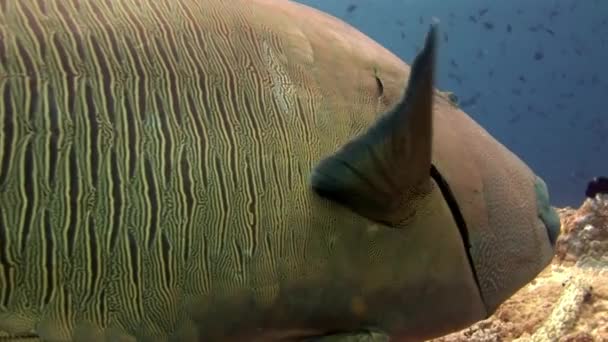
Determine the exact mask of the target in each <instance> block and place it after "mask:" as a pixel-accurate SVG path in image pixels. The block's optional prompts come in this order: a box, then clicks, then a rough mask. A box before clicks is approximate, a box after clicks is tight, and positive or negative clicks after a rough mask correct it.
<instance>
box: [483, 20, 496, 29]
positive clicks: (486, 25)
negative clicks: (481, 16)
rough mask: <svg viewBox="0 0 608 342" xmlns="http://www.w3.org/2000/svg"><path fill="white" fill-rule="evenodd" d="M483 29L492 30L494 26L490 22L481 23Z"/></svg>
mask: <svg viewBox="0 0 608 342" xmlns="http://www.w3.org/2000/svg"><path fill="white" fill-rule="evenodd" d="M483 27H484V28H485V29H486V30H493V29H494V24H493V23H491V22H489V21H486V22H484V23H483Z"/></svg>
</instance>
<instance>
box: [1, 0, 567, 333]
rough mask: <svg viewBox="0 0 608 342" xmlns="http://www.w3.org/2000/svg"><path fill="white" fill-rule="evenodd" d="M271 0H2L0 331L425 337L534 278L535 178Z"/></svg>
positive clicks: (307, 11)
mask: <svg viewBox="0 0 608 342" xmlns="http://www.w3.org/2000/svg"><path fill="white" fill-rule="evenodd" d="M434 30H435V29H432V30H431V31H430V33H429V36H428V37H427V41H426V45H425V48H424V49H423V51H422V52H421V53H420V55H419V56H418V57H417V60H416V61H415V62H414V64H413V66H412V68H411V69H410V67H409V66H408V65H407V64H405V63H404V62H403V61H401V60H400V59H399V58H397V57H396V56H395V55H393V54H392V53H390V52H389V51H387V50H386V49H385V48H383V47H381V46H380V45H379V44H377V43H376V42H374V41H373V40H371V39H370V38H368V37H366V36H365V35H363V34H362V33H360V32H359V31H357V30H355V29H354V28H352V27H351V26H349V25H347V24H345V23H343V22H342V21H340V20H338V19H336V18H334V17H331V16H329V15H327V14H324V13H322V12H319V11H317V10H314V9H311V8H309V7H306V6H303V5H299V4H296V3H292V2H289V1H270V0H247V1H245V0H234V1H224V0H222V1H219V0H205V1H195V0H171V1H168V0H161V1H150V0H114V1H93V0H74V1H64V0H48V1H29V0H27V1H26V0H15V1H5V2H1V3H0V34H1V36H0V37H1V40H0V42H1V44H0V94H2V96H1V97H0V331H3V332H4V334H5V335H6V336H8V338H9V339H15V340H17V339H19V338H32V339H33V338H36V339H39V340H42V341H68V340H74V341H134V340H137V341H167V340H170V341H229V340H238V341H242V340H251V341H253V340H260V341H271V340H299V339H305V338H313V339H314V338H316V339H318V340H321V341H322V340H331V339H332V338H333V339H334V340H337V341H348V340H352V339H354V338H358V337H361V336H368V340H370V341H372V340H374V341H376V340H377V341H379V340H384V339H386V338H388V337H390V338H392V339H393V340H396V341H410V340H420V339H425V338H430V337H434V336H439V335H442V334H446V333H448V332H451V331H454V330H457V329H460V328H462V327H465V326H467V325H470V324H472V323H473V322H475V321H478V320H480V319H483V318H485V317H487V316H488V315H489V314H491V313H492V312H493V311H494V310H495V309H496V307H497V306H498V305H499V304H500V303H501V302H502V301H504V300H505V299H506V298H508V297H509V296H510V295H511V294H513V293H514V292H515V291H516V290H517V289H519V288H520V287H521V286H523V285H525V284H526V283H527V282H529V281H530V280H531V279H532V278H533V277H534V276H535V275H536V274H537V273H538V272H540V270H541V269H542V268H543V267H544V266H545V265H547V263H548V262H549V260H550V258H551V256H552V253H553V246H554V237H555V234H557V232H556V229H557V230H559V222H557V228H556V223H555V217H556V216H555V212H554V211H553V210H552V209H551V208H550V207H549V205H548V203H549V202H548V195H547V190H546V187H545V185H544V183H543V182H542V180H540V178H538V177H536V176H535V175H534V173H533V172H532V171H531V170H530V169H529V168H528V167H527V166H526V165H525V164H524V163H523V162H522V161H521V160H519V159H518V158H517V157H516V156H515V155H513V154H512V153H511V152H509V151H508V150H507V149H506V148H505V147H504V146H502V145H501V144H500V143H498V142H497V141H496V140H494V139H493V138H492V137H491V136H490V135H489V134H488V133H487V132H486V131H485V130H483V129H482V128H481V127H480V126H478V125H477V124H476V123H475V122H474V121H473V120H472V119H470V118H469V117H468V116H467V115H466V114H465V113H463V112H462V111H460V110H459V109H458V108H456V107H455V106H454V105H453V104H452V103H451V102H450V100H449V99H448V98H446V97H444V96H443V95H441V94H440V93H439V92H436V91H435V90H434V89H433V77H434V60H435V54H436V46H435V45H436V42H435V41H436V38H435V35H436V33H434V32H435V31H434Z"/></svg>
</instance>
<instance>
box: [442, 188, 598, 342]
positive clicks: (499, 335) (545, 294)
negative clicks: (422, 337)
mask: <svg viewBox="0 0 608 342" xmlns="http://www.w3.org/2000/svg"><path fill="white" fill-rule="evenodd" d="M559 214H560V218H561V226H562V227H561V235H560V237H559V239H558V241H557V245H556V255H555V257H554V259H553V261H552V263H551V264H550V265H549V266H548V267H547V268H546V269H545V270H544V271H543V272H541V273H540V274H539V275H538V277H537V278H536V279H534V280H533V281H532V282H531V283H530V284H528V285H527V286H526V287H524V288H522V289H521V290H520V291H518V292H517V293H516V294H515V295H514V296H513V297H511V298H510V299H509V300H508V301H506V302H505V303H503V304H502V305H501V306H500V307H499V308H498V310H497V311H496V312H495V313H494V315H492V316H491V317H490V318H488V319H486V320H484V321H481V322H478V323H477V324H475V325H473V326H471V327H469V328H467V329H464V330H462V331H459V332H456V333H454V334H451V335H448V336H444V337H441V338H438V339H434V340H432V341H433V342H461V341H463V342H464V341H484V342H486V341H487V342H491V341H492V342H493V341H496V342H498V341H517V342H540V341H543V342H545V341H560V342H600V341H602V342H604V341H605V342H608V195H602V194H598V195H596V196H595V197H594V198H589V199H587V200H586V201H585V202H584V203H583V204H582V206H581V207H580V208H579V209H578V210H576V209H573V208H564V209H560V210H559Z"/></svg>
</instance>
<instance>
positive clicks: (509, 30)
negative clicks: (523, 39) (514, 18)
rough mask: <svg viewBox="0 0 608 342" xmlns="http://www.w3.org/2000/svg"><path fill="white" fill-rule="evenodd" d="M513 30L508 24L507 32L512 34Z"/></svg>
mask: <svg viewBox="0 0 608 342" xmlns="http://www.w3.org/2000/svg"><path fill="white" fill-rule="evenodd" d="M512 30H513V28H512V27H511V24H507V32H508V33H511V31H512Z"/></svg>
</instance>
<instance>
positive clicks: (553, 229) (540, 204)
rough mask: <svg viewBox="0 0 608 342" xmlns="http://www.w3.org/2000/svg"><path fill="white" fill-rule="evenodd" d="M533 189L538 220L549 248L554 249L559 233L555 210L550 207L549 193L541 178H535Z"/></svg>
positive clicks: (557, 217) (558, 219)
mask: <svg viewBox="0 0 608 342" xmlns="http://www.w3.org/2000/svg"><path fill="white" fill-rule="evenodd" d="M534 187H535V190H536V202H537V203H536V204H537V211H538V218H539V219H540V220H541V222H542V223H543V225H544V226H545V229H546V230H547V235H548V238H549V242H550V243H551V246H552V247H553V248H555V245H556V242H557V239H558V238H559V235H560V232H561V222H560V218H559V214H558V213H557V210H555V208H554V207H553V206H551V204H550V201H549V191H548V190H547V185H546V184H545V182H544V181H543V179H542V178H540V177H538V176H536V179H535V182H534Z"/></svg>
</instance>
